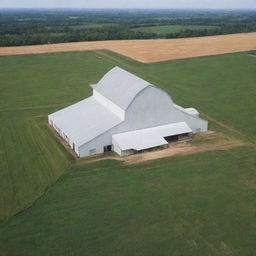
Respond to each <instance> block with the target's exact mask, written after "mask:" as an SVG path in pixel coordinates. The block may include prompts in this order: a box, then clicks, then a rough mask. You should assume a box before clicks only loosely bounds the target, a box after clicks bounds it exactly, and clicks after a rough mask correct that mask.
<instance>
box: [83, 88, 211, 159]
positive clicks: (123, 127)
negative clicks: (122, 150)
mask: <svg viewBox="0 0 256 256" xmlns="http://www.w3.org/2000/svg"><path fill="white" fill-rule="evenodd" d="M176 122H186V123H187V124H188V126H189V127H190V128H191V130H192V131H193V133H196V132H199V130H200V131H206V130H207V127H208V122H207V121H204V120H202V119H201V118H198V117H194V116H191V115H189V114H188V113H186V112H183V111H182V110H180V109H178V108H176V107H175V106H174V104H173V101H172V99H171V98H170V97H169V95H168V94H166V93H165V92H164V91H163V90H161V89H158V88H156V87H154V86H148V87H146V88H145V89H144V90H142V91H141V92H140V93H139V94H138V95H137V96H136V97H135V98H134V100H133V101H132V103H131V104H130V105H129V107H128V108H127V110H126V114H125V120H124V121H123V122H121V123H120V124H118V125H116V126H115V127H113V128H111V129H110V130H108V131H106V132H104V133H103V134H101V135H99V136H98V137H96V138H94V139H93V140H91V141H90V142H88V143H87V144H84V145H82V146H80V148H79V154H80V157H84V156H88V155H89V150H90V149H96V153H103V151H104V150H103V147H104V146H107V145H111V144H112V138H111V136H112V135H113V134H116V133H121V132H127V131H132V130H138V129H144V128H150V127H154V126H160V125H166V124H170V123H176Z"/></svg>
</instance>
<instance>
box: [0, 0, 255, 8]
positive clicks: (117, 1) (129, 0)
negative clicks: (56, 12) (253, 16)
mask: <svg viewBox="0 0 256 256" xmlns="http://www.w3.org/2000/svg"><path fill="white" fill-rule="evenodd" d="M0 8H229V9H233V8H234V9H236V8H256V0H0Z"/></svg>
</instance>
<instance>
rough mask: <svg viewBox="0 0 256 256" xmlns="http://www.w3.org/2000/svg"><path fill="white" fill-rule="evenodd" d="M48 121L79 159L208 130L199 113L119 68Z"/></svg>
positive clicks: (137, 148) (147, 145)
mask: <svg viewBox="0 0 256 256" xmlns="http://www.w3.org/2000/svg"><path fill="white" fill-rule="evenodd" d="M48 121H49V124H50V125H52V126H53V128H54V129H55V130H56V132H58V133H59V134H60V136H61V137H62V138H63V139H64V140H66V141H67V142H68V143H69V145H70V147H71V148H72V149H73V150H74V151H75V152H76V153H77V154H78V155H79V156H80V157H85V156H89V155H93V154H99V153H103V152H105V151H109V150H115V151H116V152H117V153H118V154H120V155H125V154H127V152H126V151H127V150H133V151H130V152H137V151H140V150H144V149H147V148H152V147H157V146H163V145H166V144H167V142H168V141H171V140H172V139H173V140H175V139H180V138H182V136H183V135H184V134H191V133H197V132H203V131H207V127H208V123H207V121H205V120H203V119H201V118H200V117H199V113H198V112H197V110H195V109H194V108H182V107H181V106H178V105H176V104H174V102H173V101H172V99H171V97H170V96H169V95H168V94H167V93H165V92H164V91H163V90H161V89H159V88H157V87H156V86H154V85H152V84H150V83H149V82H147V81H145V80H143V79H141V78H139V77H137V76H135V75H133V74H131V73H129V72H127V71H125V70H123V69H121V68H119V67H115V68H113V69H112V70H110V71H109V72H108V73H107V74H106V75H104V77H103V78H102V79H101V80H100V81H99V82H98V83H97V84H96V85H94V86H93V95H92V96H91V97H89V98H87V99H84V100H82V101H80V102H78V103H76V104H73V105H71V106H69V107H67V108H64V109H62V110H59V111H57V112H55V113H53V114H50V115H49V116H48ZM173 136H174V137H173ZM175 136H176V137H175ZM184 136H185V135H184ZM136 138H137V139H136ZM128 142H129V143H130V144H129V143H128Z"/></svg>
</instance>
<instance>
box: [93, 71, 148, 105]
mask: <svg viewBox="0 0 256 256" xmlns="http://www.w3.org/2000/svg"><path fill="white" fill-rule="evenodd" d="M149 85H151V84H150V83H149V82H147V81H145V80H143V79H141V78H139V77H137V76H135V75H133V74H131V73H129V72H127V71H125V70H123V69H121V68H119V67H114V68H113V69H111V70H110V71H109V72H108V73H107V74H106V75H104V76H103V78H102V79H101V80H100V81H99V82H98V84H97V85H95V86H94V87H93V89H94V90H96V91H97V92H99V93H100V94H101V95H103V96H104V97H106V98H107V99H109V100H111V101H112V102H113V103H115V104H116V105H117V106H119V107H120V108H121V109H124V110H125V109H127V107H128V106H129V105H130V103H131V102H132V100H133V99H134V97H135V96H136V95H137V94H138V93H139V92H140V91H142V90H143V89H144V88H146V87H147V86H149Z"/></svg>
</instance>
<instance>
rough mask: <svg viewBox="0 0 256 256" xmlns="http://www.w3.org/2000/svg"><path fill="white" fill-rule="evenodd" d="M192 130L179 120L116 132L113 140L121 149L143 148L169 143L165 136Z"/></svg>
mask: <svg viewBox="0 0 256 256" xmlns="http://www.w3.org/2000/svg"><path fill="white" fill-rule="evenodd" d="M191 132H192V130H191V129H190V127H189V126H188V125H187V124H186V123H185V122H179V123H174V124H168V125H162V126H157V127H152V128H147V129H141V130H135V131H131V132H124V133H119V134H114V135H112V140H113V141H115V143H117V144H118V146H119V147H120V149H121V150H128V149H135V150H143V149H147V148H153V147H157V146H162V145H165V144H168V142H167V141H166V140H165V139H164V137H167V136H173V135H177V134H182V133H191Z"/></svg>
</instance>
